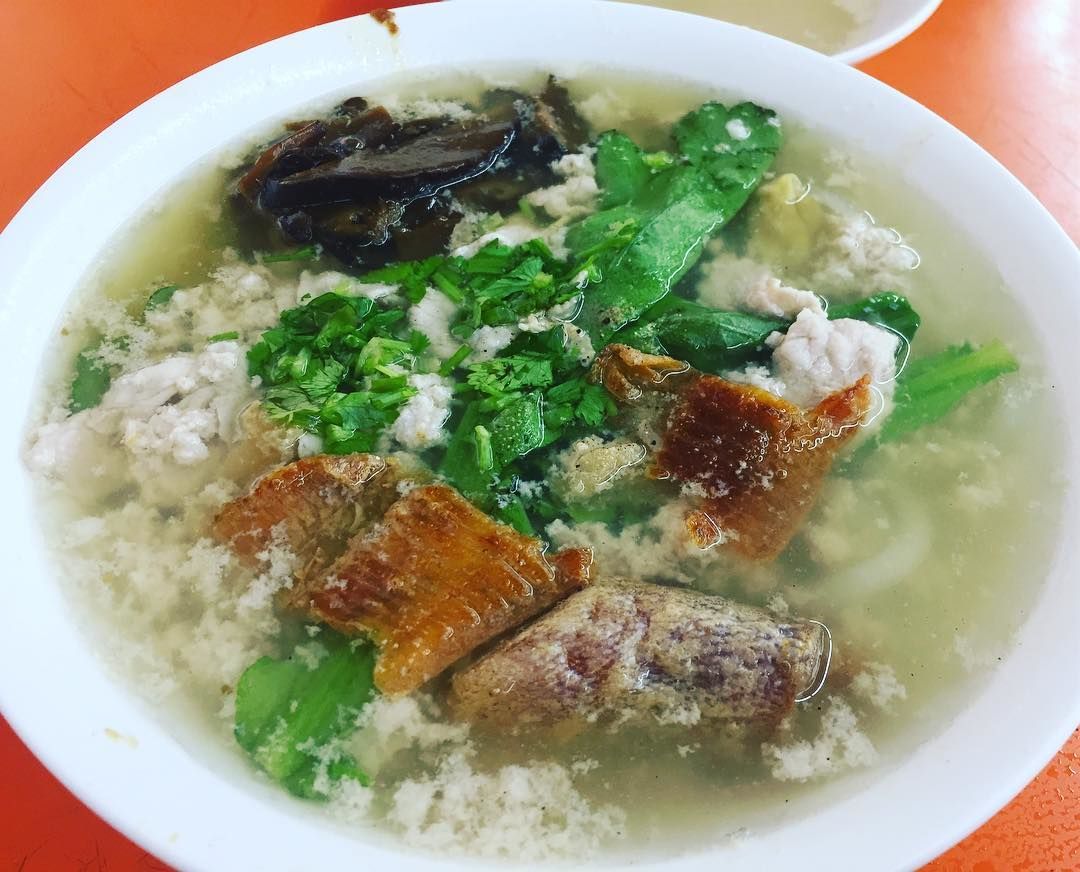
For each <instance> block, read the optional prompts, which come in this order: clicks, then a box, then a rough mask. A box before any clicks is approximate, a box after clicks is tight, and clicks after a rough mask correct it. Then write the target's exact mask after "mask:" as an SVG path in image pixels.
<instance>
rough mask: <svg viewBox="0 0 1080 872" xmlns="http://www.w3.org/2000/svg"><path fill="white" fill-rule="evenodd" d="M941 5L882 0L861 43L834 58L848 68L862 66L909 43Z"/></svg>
mask: <svg viewBox="0 0 1080 872" xmlns="http://www.w3.org/2000/svg"><path fill="white" fill-rule="evenodd" d="M940 5H941V0H883V2H882V3H881V7H880V8H879V9H878V13H877V15H876V16H875V17H874V20H873V21H872V22H871V23H870V24H869V25H867V26H866V27H865V28H863V33H862V35H860V38H861V39H862V42H859V43H856V44H855V45H851V46H848V47H847V48H844V49H841V50H840V51H838V52H833V54H832V57H834V58H836V59H837V60H838V61H843V62H844V63H845V64H860V63H862V62H863V61H865V60H868V59H869V58H872V57H874V55H878V54H881V53H882V52H883V51H885V50H886V49H889V48H892V47H893V46H894V45H896V44H897V43H898V42H901V41H902V40H905V39H907V38H908V37H909V36H911V34H913V33H914V32H915V31H916V30H918V29H919V28H920V27H922V26H923V25H924V24H925V23H926V22H927V21H928V20H929V18H930V16H931V15H933V14H934V13H935V12H936V11H937V8H938V7H939V6H940Z"/></svg>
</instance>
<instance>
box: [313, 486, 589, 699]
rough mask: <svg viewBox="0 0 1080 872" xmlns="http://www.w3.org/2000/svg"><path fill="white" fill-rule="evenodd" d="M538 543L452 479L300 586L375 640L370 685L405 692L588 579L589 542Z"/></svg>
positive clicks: (412, 497)
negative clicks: (552, 548)
mask: <svg viewBox="0 0 1080 872" xmlns="http://www.w3.org/2000/svg"><path fill="white" fill-rule="evenodd" d="M545 548H546V546H545V545H544V543H542V542H541V541H540V540H538V539H533V538H531V537H529V536H523V535H522V534H520V533H518V532H517V531H516V530H514V529H513V528H511V527H508V526H506V525H504V524H500V523H497V522H496V521H494V520H492V519H491V518H490V517H488V516H487V515H486V514H484V513H483V512H481V511H480V510H479V509H477V508H476V507H475V506H473V505H472V503H470V502H469V501H468V500H466V499H465V498H464V497H462V496H461V495H460V494H459V493H458V492H457V491H456V490H454V489H453V488H451V487H448V486H446V485H443V484H433V485H428V486H426V487H419V488H416V489H414V490H412V491H409V493H407V494H405V495H404V496H403V497H401V498H400V499H399V500H397V501H396V502H395V503H394V504H393V505H392V506H391V507H390V508H389V510H387V512H386V514H385V515H384V516H383V518H382V521H381V522H380V523H379V524H378V525H377V526H376V527H375V528H373V529H372V530H371V531H370V532H369V533H366V534H364V533H362V534H359V535H357V536H355V537H354V538H353V539H352V541H351V542H350V543H349V545H348V547H347V548H346V550H345V552H344V553H343V554H342V555H341V557H340V558H338V560H337V561H336V562H335V563H334V564H333V565H331V566H330V567H329V568H328V569H327V570H326V572H325V573H324V575H323V577H322V578H320V579H319V580H318V581H315V580H312V581H311V583H309V584H307V585H306V590H305V591H304V592H303V597H304V599H305V603H304V604H303V605H304V607H306V609H307V610H308V612H309V613H310V614H311V615H312V616H313V617H314V618H316V619H318V620H320V621H324V622H325V623H327V624H329V625H330V626H332V627H334V628H335V629H337V630H339V631H341V632H344V633H350V634H356V633H367V634H369V635H370V636H371V637H372V638H373V639H375V641H376V642H377V643H378V644H379V658H378V661H377V663H376V666H375V685H376V686H377V687H378V688H379V690H381V691H382V692H383V693H408V692H410V691H412V690H415V689H416V688H418V687H419V686H420V685H422V684H423V683H424V682H426V681H428V680H429V679H431V678H433V677H435V676H436V675H438V674H439V673H440V672H442V671H443V670H444V669H446V668H447V667H448V666H450V665H451V664H452V663H454V662H455V661H457V660H458V659H460V658H461V657H463V656H464V655H466V654H468V653H470V652H472V651H473V650H474V649H475V648H477V647H478V646H479V645H482V644H483V643H485V642H487V641H489V640H491V639H493V638H495V637H496V636H499V635H501V634H502V633H505V632H506V631H508V630H512V629H513V628H515V627H517V626H519V625H520V624H522V623H523V622H524V621H526V620H528V619H529V618H531V617H533V616H535V615H537V614H539V613H540V612H542V611H544V610H545V609H547V608H549V607H550V606H552V605H553V604H554V603H556V602H558V601H559V600H561V599H562V598H563V597H565V596H567V595H568V594H570V593H572V592H573V591H575V590H579V589H580V588H581V587H583V586H584V585H586V584H587V583H588V581H589V568H590V564H591V562H592V555H591V553H590V552H589V551H588V550H585V549H567V550H564V551H560V552H557V553H555V554H550V555H549V554H547V553H546V552H545Z"/></svg>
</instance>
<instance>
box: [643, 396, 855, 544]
mask: <svg viewBox="0 0 1080 872" xmlns="http://www.w3.org/2000/svg"><path fill="white" fill-rule="evenodd" d="M869 407H870V380H869V378H867V377H863V378H862V379H860V380H859V381H858V382H856V383H855V384H854V385H852V386H850V387H848V388H845V389H844V390H842V391H837V392H836V393H835V394H832V395H830V396H828V397H826V398H825V400H824V401H823V402H822V403H821V405H819V406H818V407H817V408H815V409H811V410H810V411H808V412H804V411H803V410H802V409H800V408H799V407H798V406H793V405H792V404H791V403H788V402H785V401H784V400H782V399H780V398H779V397H777V396H774V395H773V394H770V393H768V392H767V391H763V390H760V389H759V388H755V387H751V386H749V385H742V384H735V383H733V382H729V381H725V380H724V379H721V378H718V377H716V376H710V375H703V376H701V377H700V378H699V379H697V380H696V381H695V382H694V383H693V384H692V385H690V386H689V388H688V389H687V390H686V391H685V393H683V395H682V396H681V397H680V399H679V400H678V402H677V403H676V405H675V407H674V409H672V412H671V415H670V417H669V418H668V425H667V429H666V430H665V431H664V437H663V443H662V445H661V448H660V452H659V454H658V455H657V458H656V470H655V473H654V474H656V475H658V476H661V477H671V478H674V479H676V480H678V481H681V482H686V483H687V484H689V485H691V487H693V488H695V489H696V490H699V491H700V492H701V493H703V494H704V496H705V499H704V500H703V501H702V504H701V506H700V508H698V509H696V510H695V511H693V512H691V513H690V516H689V517H688V518H687V529H688V530H689V531H690V533H691V537H692V538H693V540H694V542H695V544H696V545H697V546H698V547H699V548H707V547H710V546H711V545H715V544H719V543H720V542H722V541H724V538H725V536H724V534H725V533H729V534H730V533H734V534H735V538H734V539H733V540H732V541H731V542H730V545H729V547H730V548H731V549H732V550H734V551H736V552H737V553H739V554H741V555H743V556H744V557H748V558H750V559H752V560H772V559H774V558H775V557H777V556H778V555H779V554H780V552H782V551H783V550H784V548H786V547H787V544H788V542H790V541H791V538H792V536H794V535H795V533H796V532H798V529H799V527H800V526H802V523H803V520H804V519H805V518H806V515H807V513H808V512H809V511H810V508H811V506H813V504H814V500H815V499H816V497H817V494H818V492H819V491H820V490H821V485H822V482H823V481H824V479H825V476H826V474H827V473H828V471H829V468H830V467H831V466H832V462H833V458H834V457H835V456H836V452H837V451H839V449H840V448H841V446H843V445H844V443H846V442H847V440H848V439H850V438H851V437H852V436H853V435H855V432H856V429H857V427H858V424H859V422H860V421H861V420H862V418H863V415H865V414H866V412H867V410H868V409H869Z"/></svg>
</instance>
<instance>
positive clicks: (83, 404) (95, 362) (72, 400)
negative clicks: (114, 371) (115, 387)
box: [68, 342, 112, 412]
mask: <svg viewBox="0 0 1080 872" xmlns="http://www.w3.org/2000/svg"><path fill="white" fill-rule="evenodd" d="M100 346H101V343H100V342H95V343H93V344H92V345H89V346H87V347H86V348H84V349H83V350H82V351H80V352H79V355H78V357H76V358H75V378H74V379H72V382H71V393H70V397H69V399H68V408H69V409H71V411H72V412H81V411H83V409H92V408H94V406H96V405H98V404H99V403H100V402H101V399H102V397H104V396H105V394H106V392H107V391H108V390H109V385H110V384H111V383H112V376H111V374H110V373H109V368H108V367H107V366H106V365H105V364H104V363H102V361H101V359H100V358H99V357H98V356H97V354H96V352H97V350H98V348H99V347H100Z"/></svg>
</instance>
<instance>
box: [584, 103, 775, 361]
mask: <svg viewBox="0 0 1080 872" xmlns="http://www.w3.org/2000/svg"><path fill="white" fill-rule="evenodd" d="M673 133H674V138H675V141H676V143H677V144H678V147H679V152H680V155H681V158H682V163H679V164H676V165H674V166H672V167H670V168H668V169H666V170H662V171H661V172H659V173H656V174H655V175H654V176H653V177H652V178H650V179H649V180H648V181H647V182H645V183H644V184H639V183H640V181H641V179H640V174H639V173H638V172H637V171H636V170H627V169H625V166H626V165H630V166H632V162H630V160H629V157H630V155H629V149H628V148H627V147H626V145H625V143H621V142H614V143H613V145H612V148H613V149H614V148H616V147H617V148H618V153H617V154H616V153H615V152H613V153H612V156H611V158H610V164H612V165H613V166H614V169H612V170H610V171H608V177H609V178H610V179H613V180H615V181H616V193H615V195H614V198H613V199H614V200H615V201H618V200H620V199H621V198H622V197H623V196H625V195H626V192H627V191H630V190H633V195H632V199H631V200H630V201H629V202H627V203H623V204H620V205H615V206H613V207H612V208H610V209H606V210H604V211H602V212H599V213H597V214H596V215H593V216H590V217H589V218H588V219H586V220H585V221H582V222H581V223H580V224H579V225H578V227H577V228H574V229H573V230H571V232H570V233H568V235H567V244H568V245H570V247H571V248H572V249H573V251H574V253H575V255H577V256H579V257H581V256H583V252H584V251H587V250H588V249H590V248H592V247H595V246H596V245H597V244H598V237H599V236H600V235H601V234H602V233H605V232H606V233H608V234H609V235H611V234H615V233H618V232H621V231H624V230H625V228H627V227H632V228H633V236H632V238H631V239H629V241H628V242H627V243H626V244H625V245H624V246H622V247H621V248H617V249H613V250H611V251H609V252H607V253H606V254H605V255H604V256H603V257H602V258H599V259H598V260H597V261H596V264H595V266H596V271H597V272H598V273H599V280H598V281H595V282H594V283H593V284H592V285H591V286H590V287H589V289H588V292H587V293H586V294H585V303H584V307H583V309H582V313H581V316H580V318H579V320H578V322H577V323H578V325H579V326H581V327H583V328H584V329H585V330H586V331H588V333H589V335H590V337H591V339H592V341H593V345H594V346H597V347H599V346H601V345H603V344H605V343H606V342H607V340H608V339H609V338H610V337H611V336H612V335H613V334H615V333H616V332H617V331H618V330H619V329H621V328H622V327H624V326H625V325H627V324H629V323H630V322H632V321H636V320H637V319H638V318H639V317H640V316H641V315H642V313H644V312H645V311H646V310H647V309H649V308H650V307H651V306H653V305H655V304H656V303H657V302H658V301H659V300H661V299H662V298H663V297H664V296H665V295H666V294H667V293H668V291H669V290H670V289H671V287H672V285H674V284H675V283H676V282H677V281H678V280H679V279H680V278H682V277H683V276H684V275H685V274H686V272H687V271H688V270H689V269H690V268H691V267H692V266H693V265H694V263H696V261H697V259H698V258H699V257H700V256H701V252H702V249H703V248H704V245H705V243H706V242H707V241H708V239H709V238H710V237H711V236H712V235H713V234H715V233H716V232H717V231H718V230H719V229H720V228H721V227H723V225H724V224H725V223H727V221H729V220H730V219H731V218H732V217H733V216H734V215H735V214H736V213H737V212H738V211H739V210H740V209H741V208H742V207H743V205H744V204H745V203H746V200H747V198H748V197H749V196H750V194H751V192H752V191H753V190H754V188H755V187H756V186H757V184H758V183H759V182H760V181H761V177H762V174H763V173H764V172H765V170H766V169H768V167H769V165H770V164H771V163H772V160H773V158H774V157H775V156H776V152H777V151H778V150H779V148H780V142H781V135H780V128H779V126H778V125H777V123H776V116H775V114H774V113H772V112H770V111H769V110H766V109H762V108H761V107H759V106H755V105H754V104H752V103H741V104H739V105H737V106H733V107H731V108H730V109H729V108H727V107H725V106H722V105H721V104H719V103H707V104H705V105H704V106H702V107H701V108H700V109H697V110H696V111H694V112H691V113H689V114H688V115H687V116H685V117H684V118H683V119H682V120H680V121H679V122H678V123H677V124H676V125H675V128H674V131H673ZM616 158H617V159H616ZM620 168H622V171H621V172H618V171H617V170H619V169H620Z"/></svg>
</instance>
